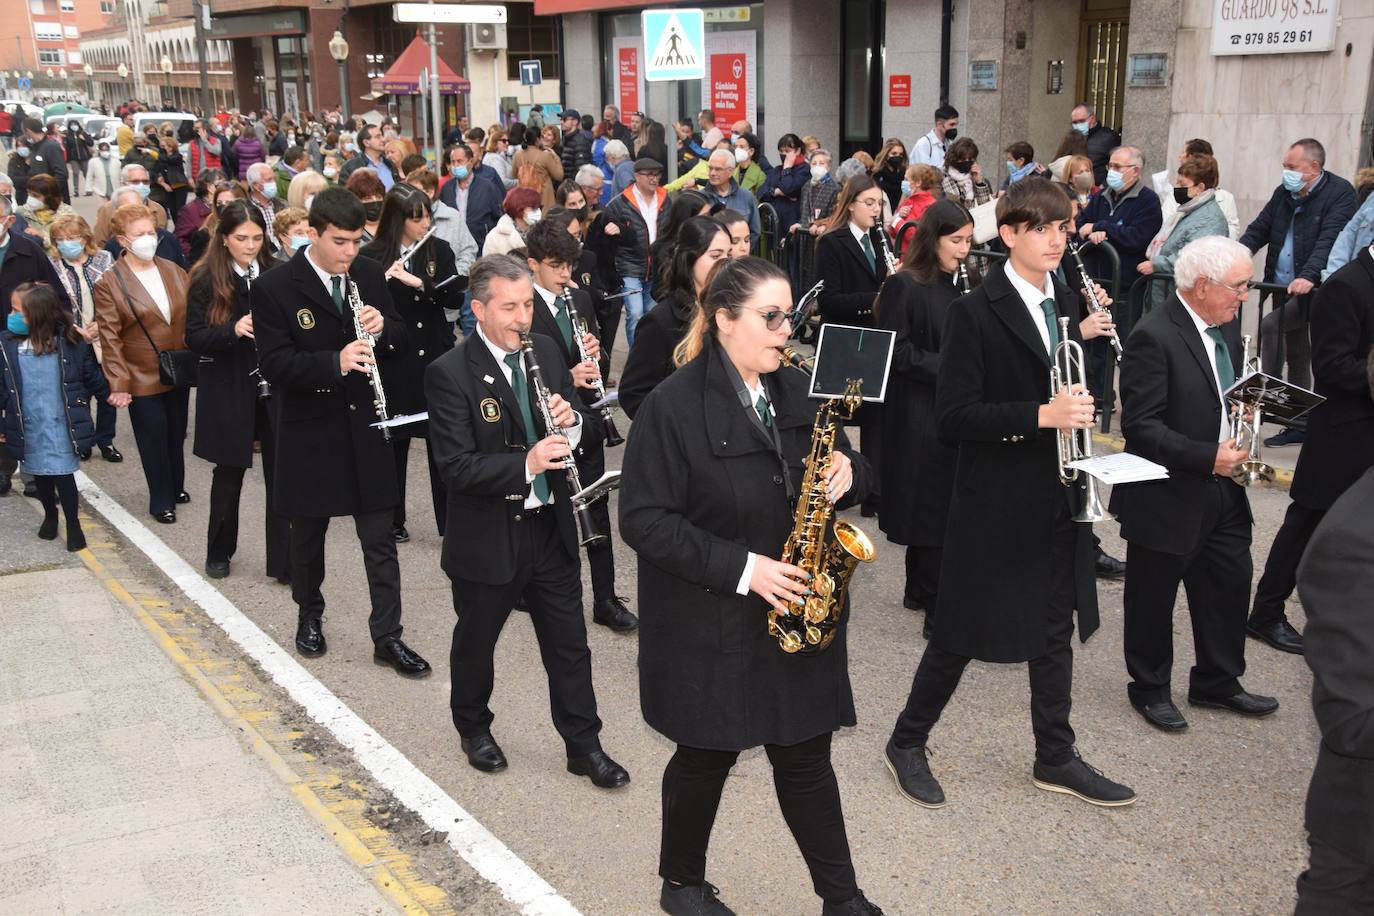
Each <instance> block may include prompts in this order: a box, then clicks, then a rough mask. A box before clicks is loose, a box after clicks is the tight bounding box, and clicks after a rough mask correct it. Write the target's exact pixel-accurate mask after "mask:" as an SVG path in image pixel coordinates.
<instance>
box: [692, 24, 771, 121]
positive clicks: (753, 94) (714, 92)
mask: <svg viewBox="0 0 1374 916" xmlns="http://www.w3.org/2000/svg"><path fill="white" fill-rule="evenodd" d="M757 43H758V33H757V32H755V31H752V30H744V29H739V30H736V29H731V30H729V31H724V32H708V33H706V59H707V68H706V77H705V79H703V80H702V81H701V97H702V99H704V100H706V102H705V104H707V105H709V106H710V108H711V111H712V112H714V113H715V116H716V123H717V124H718V125H720V127H721V129H722V130H724V131H725V132H726V133H727V134H729V131H730V125H731V124H734V123H735V122H736V121H748V122H749V123H750V124H752V125H754V126H755V127H756V128H757V127H758V121H757V120H756V119H757V117H758V53H757V48H758V44H757Z"/></svg>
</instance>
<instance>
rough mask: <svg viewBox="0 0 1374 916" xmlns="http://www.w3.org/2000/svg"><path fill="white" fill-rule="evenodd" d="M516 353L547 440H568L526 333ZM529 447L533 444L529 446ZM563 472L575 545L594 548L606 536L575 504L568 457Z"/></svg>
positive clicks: (575, 483) (581, 504)
mask: <svg viewBox="0 0 1374 916" xmlns="http://www.w3.org/2000/svg"><path fill="white" fill-rule="evenodd" d="M520 350H521V352H522V353H523V354H524V356H525V369H526V371H527V372H529V376H530V381H531V382H533V383H534V399H535V400H536V401H538V402H539V413H540V415H541V416H542V417H543V418H544V429H545V430H546V431H547V434H548V435H550V436H562V437H563V438H564V439H567V438H568V433H567V431H565V430H564V429H563V428H562V427H561V426H559V425H557V424H556V423H554V421H553V411H552V410H551V409H550V408H549V398H550V397H552V395H551V394H550V393H549V386H548V385H547V384H545V383H544V372H543V370H542V369H540V368H539V359H538V357H536V356H535V355H534V338H533V337H531V336H530V335H529V332H528V331H526V332H525V333H523V334H521V335H520ZM531 444H533V443H531ZM563 470H564V471H565V472H566V473H567V475H568V487H569V489H571V490H572V494H573V495H572V507H573V516H574V517H575V518H576V519H577V530H578V543H580V544H581V545H582V546H583V547H586V546H587V545H588V544H597V543H600V542H601V541H604V540H606V535H604V534H602V533H600V532H599V531H597V530H596V525H594V524H593V523H592V515H591V509H590V506H589V505H588V504H587V502H586V500H579V499H578V498H577V494H578V493H580V492H582V481H581V479H580V478H579V477H578V475H577V462H576V461H574V460H573V457H572V455H569V456H568V457H567V458H565V459H563Z"/></svg>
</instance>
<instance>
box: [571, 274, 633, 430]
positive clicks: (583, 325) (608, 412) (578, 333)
mask: <svg viewBox="0 0 1374 916" xmlns="http://www.w3.org/2000/svg"><path fill="white" fill-rule="evenodd" d="M558 298H560V299H562V300H563V306H564V308H566V309H567V310H568V320H569V321H570V323H571V324H572V330H573V343H575V344H576V345H577V355H578V358H579V359H581V360H582V362H584V363H590V362H595V360H593V359H592V358H591V356H590V355H589V354H588V353H587V344H586V343H585V342H584V341H583V338H584V337H586V336H587V322H585V321H583V320H582V316H581V315H579V314H578V312H577V306H576V305H573V297H572V290H570V289H568V287H566V286H565V287H563V292H561V293H559V294H558ZM592 390H593V391H595V392H596V399H597V400H598V401H604V400H605V399H606V383H605V382H603V381H602V380H601V374H600V373H597V376H596V378H595V379H593V380H592ZM613 413H614V411H613V409H612V408H611V405H609V404H607V405H606V406H605V407H602V408H601V434H602V437H603V438H604V439H605V440H606V445H607V446H610V447H614V446H617V445H623V444H624V442H625V437H624V436H622V435H621V434H620V430H618V429H616V428H615V417H613V416H612V414H613Z"/></svg>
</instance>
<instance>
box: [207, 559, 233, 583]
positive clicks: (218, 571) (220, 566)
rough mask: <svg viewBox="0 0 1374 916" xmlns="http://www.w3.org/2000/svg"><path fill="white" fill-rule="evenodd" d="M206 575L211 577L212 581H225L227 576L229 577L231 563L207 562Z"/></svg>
mask: <svg viewBox="0 0 1374 916" xmlns="http://www.w3.org/2000/svg"><path fill="white" fill-rule="evenodd" d="M205 575H207V576H209V577H210V578H211V579H223V578H224V577H225V576H228V575H229V561H228V560H206V561H205Z"/></svg>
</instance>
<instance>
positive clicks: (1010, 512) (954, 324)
mask: <svg viewBox="0 0 1374 916" xmlns="http://www.w3.org/2000/svg"><path fill="white" fill-rule="evenodd" d="M1070 217H1071V211H1070V206H1069V201H1068V199H1067V198H1066V197H1065V196H1064V193H1063V192H1062V191H1061V190H1059V189H1058V188H1057V187H1055V186H1054V185H1053V184H1051V183H1050V182H1047V181H1022V182H1018V183H1016V184H1014V185H1012V187H1011V188H1010V189H1009V190H1008V191H1007V194H1006V196H1004V197H1003V198H1002V199H1001V200H999V201H998V203H997V224H998V234H999V235H1000V236H1001V239H1002V242H1003V243H1004V244H1005V245H1006V247H1007V249H1008V251H1009V252H1010V257H1009V260H1008V262H1007V263H1006V264H1005V265H1004V266H1002V267H996V268H994V269H992V270H991V271H990V272H989V273H988V276H987V279H986V280H984V282H983V285H982V286H980V287H979V288H978V289H976V290H974V291H973V292H972V293H971V294H969V295H968V296H964V297H963V298H961V299H957V300H955V301H954V302H953V303H952V304H951V305H950V310H949V317H948V319H947V322H946V325H945V336H944V341H943V343H942V347H941V352H942V358H941V361H940V369H939V376H938V384H937V390H936V400H935V416H936V423H937V426H938V431H939V435H940V438H941V439H943V440H945V441H947V442H951V443H957V444H958V447H959V456H958V460H957V465H956V469H955V482H954V496H953V500H952V502H951V505H950V511H949V527H948V532H947V536H946V540H945V552H944V558H943V562H942V565H941V572H940V594H939V605H938V609H937V611H936V615H935V632H934V634H933V638H932V639H931V641H930V643H929V644H928V645H927V646H926V651H925V654H924V655H923V656H922V657H921V662H920V664H919V666H918V667H917V669H916V676H915V679H914V681H913V683H912V686H911V695H910V696H909V697H908V699H907V704H906V709H905V710H904V711H903V712H902V714H901V716H900V717H899V718H898V720H897V726H896V728H895V729H894V731H893V734H892V738H891V740H889V742H888V745H887V750H886V762H887V766H888V769H889V770H891V771H892V774H893V776H894V777H895V778H896V780H897V786H898V789H899V790H900V791H901V793H902V794H903V795H904V796H905V797H906V798H908V799H909V800H911V801H913V802H915V803H916V804H919V805H923V806H925V807H928V808H938V807H941V806H943V805H944V804H945V795H944V790H943V789H942V788H941V787H940V783H939V782H938V781H937V780H936V779H935V777H934V776H933V775H932V774H931V771H930V765H929V763H928V762H927V759H926V753H927V752H926V742H927V739H928V737H929V735H930V731H931V729H932V728H933V727H934V726H935V724H936V723H937V722H938V721H939V719H940V715H941V713H942V712H943V711H944V708H945V706H946V704H948V703H949V701H950V698H951V697H953V695H954V691H955V689H956V688H957V687H958V686H959V679H960V677H962V675H963V673H964V668H965V667H966V666H967V665H968V663H969V662H970V661H971V660H973V659H978V660H981V661H986V662H1001V663H1018V662H1025V663H1026V664H1027V665H1028V667H1029V668H1030V688H1031V726H1032V730H1033V731H1034V733H1035V763H1034V767H1033V770H1032V778H1033V781H1034V783H1035V785H1036V786H1038V787H1040V788H1042V789H1045V790H1047V791H1051V792H1062V793H1065V794H1068V795H1072V796H1075V797H1077V798H1080V799H1082V800H1083V801H1086V802H1089V803H1091V804H1094V805H1104V806H1120V805H1129V804H1131V803H1132V802H1134V801H1135V799H1136V795H1135V792H1134V791H1132V790H1131V789H1129V788H1127V787H1126V786H1123V785H1121V784H1119V783H1116V782H1113V781H1112V780H1110V779H1108V778H1107V777H1106V776H1103V775H1102V774H1101V773H1100V772H1099V771H1098V770H1096V769H1094V768H1093V767H1091V766H1089V765H1088V764H1087V763H1086V762H1085V761H1084V760H1083V759H1082V758H1081V757H1080V756H1079V754H1078V750H1077V748H1076V747H1075V739H1074V731H1073V728H1072V727H1071V726H1070V725H1069V709H1070V706H1071V704H1072V696H1071V694H1072V686H1073V647H1072V644H1071V640H1072V637H1073V629H1074V620H1073V615H1074V610H1075V609H1077V611H1078V626H1079V633H1080V637H1081V638H1082V639H1084V640H1086V639H1087V638H1088V637H1089V636H1091V635H1092V633H1093V631H1095V630H1096V629H1097V626H1098V618H1097V590H1096V579H1095V577H1094V574H1093V543H1092V527H1091V526H1090V525H1087V524H1076V523H1075V522H1073V521H1072V520H1071V516H1072V514H1073V504H1074V500H1075V498H1076V497H1078V496H1079V495H1080V494H1079V493H1077V492H1075V491H1076V489H1077V488H1076V487H1065V486H1064V485H1063V484H1062V483H1061V482H1060V476H1059V470H1060V469H1059V464H1058V449H1057V438H1058V436H1059V435H1060V434H1061V433H1069V432H1072V431H1075V430H1082V429H1090V428H1091V427H1092V425H1093V414H1094V409H1093V399H1092V397H1091V396H1090V395H1089V394H1088V393H1087V391H1086V389H1085V388H1084V387H1083V386H1082V385H1077V384H1075V385H1068V384H1066V385H1064V387H1063V388H1062V389H1061V391H1060V392H1059V394H1058V395H1057V396H1056V397H1055V398H1054V399H1053V400H1051V401H1049V402H1048V403H1046V399H1047V397H1048V393H1049V390H1050V366H1051V365H1052V363H1053V360H1054V353H1055V349H1056V347H1057V346H1058V345H1059V343H1060V327H1061V324H1060V321H1059V318H1060V316H1061V315H1062V316H1065V317H1067V318H1069V323H1068V331H1069V334H1070V336H1071V338H1072V339H1073V340H1075V341H1080V342H1081V332H1080V330H1079V327H1078V323H1079V302H1078V295H1077V294H1076V293H1075V292H1073V291H1072V290H1069V289H1068V288H1066V287H1064V286H1062V285H1059V284H1056V283H1055V282H1054V280H1053V278H1052V276H1051V272H1052V271H1053V270H1054V269H1055V267H1056V266H1057V265H1058V264H1059V260H1060V258H1061V257H1062V256H1063V254H1064V248H1065V240H1066V238H1067V237H1068V234H1069V232H1070V231H1071V229H1072V222H1071V219H1070ZM988 556H995V557H998V558H1000V562H1001V563H1002V564H1003V566H1002V567H1001V570H1000V574H999V575H996V576H989V575H988V574H987V563H986V557H988Z"/></svg>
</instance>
